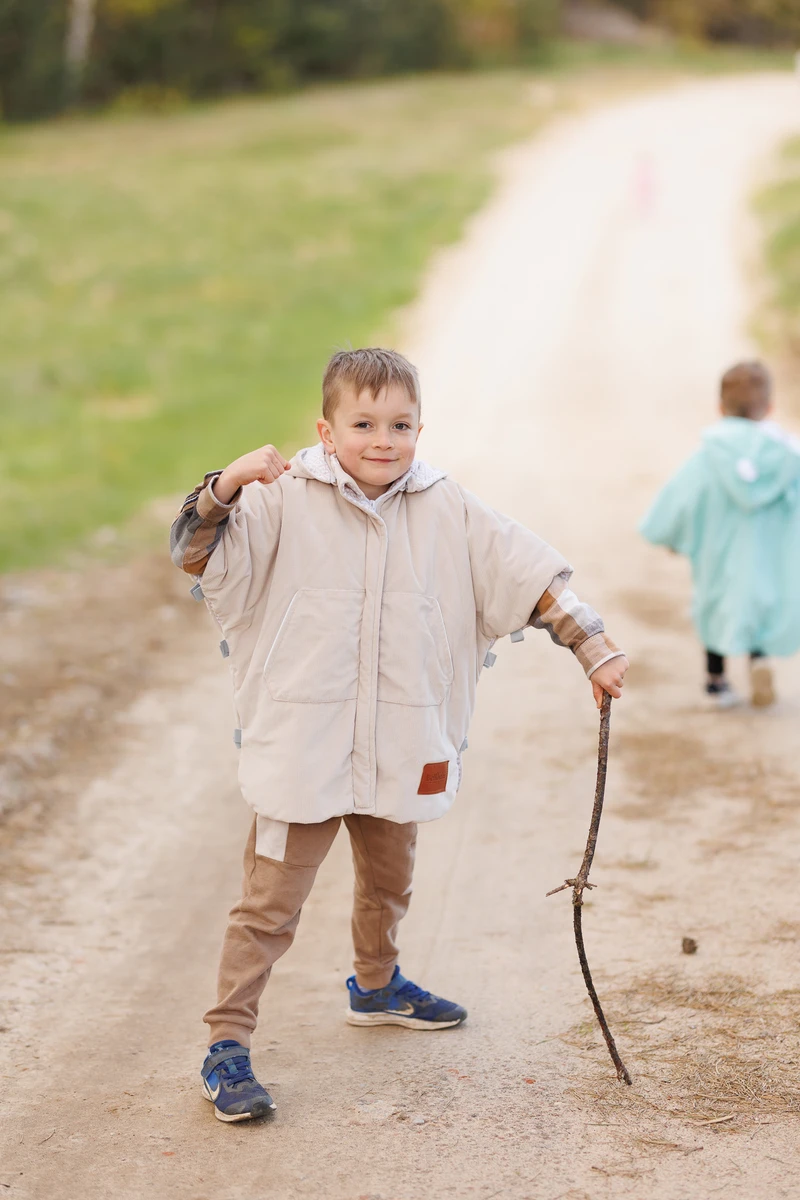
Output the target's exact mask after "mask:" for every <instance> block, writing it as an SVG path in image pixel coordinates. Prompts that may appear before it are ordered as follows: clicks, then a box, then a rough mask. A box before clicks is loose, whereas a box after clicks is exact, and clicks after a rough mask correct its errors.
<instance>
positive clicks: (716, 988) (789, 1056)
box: [563, 974, 800, 1131]
mask: <svg viewBox="0 0 800 1200" xmlns="http://www.w3.org/2000/svg"><path fill="white" fill-rule="evenodd" d="M606 999H607V1003H608V1013H609V1021H610V1024H611V1027H612V1029H613V1030H614V1031H615V1034H616V1035H618V1038H619V1042H620V1048H621V1050H622V1053H623V1056H624V1058H625V1059H626V1061H627V1063H628V1066H629V1068H630V1070H631V1074H632V1075H633V1079H634V1087H633V1089H632V1090H628V1089H621V1088H619V1087H618V1086H617V1085H616V1084H615V1081H614V1080H613V1077H612V1076H610V1075H609V1068H608V1062H607V1059H606V1057H605V1053H606V1052H605V1047H604V1046H603V1045H602V1043H601V1040H600V1037H599V1033H598V1030H597V1027H596V1026H595V1025H593V1024H592V1023H591V1022H588V1021H586V1022H582V1023H581V1024H580V1025H578V1026H576V1027H575V1028H574V1029H572V1030H570V1031H569V1033H568V1034H566V1035H565V1036H564V1038H563V1040H564V1041H566V1042H567V1044H569V1045H572V1046H575V1047H577V1048H579V1049H581V1050H583V1051H584V1052H585V1053H588V1054H591V1058H592V1066H591V1068H590V1070H589V1071H588V1073H587V1074H588V1078H587V1079H586V1081H585V1083H583V1084H582V1086H581V1088H580V1095H582V1096H583V1097H585V1098H587V1099H589V1100H590V1101H591V1102H592V1103H593V1104H594V1105H596V1104H598V1103H600V1104H601V1105H604V1106H610V1107H613V1108H615V1109H620V1110H623V1111H627V1112H628V1113H632V1112H636V1111H639V1112H640V1111H641V1108H642V1106H644V1107H645V1108H646V1109H648V1110H650V1112H651V1114H652V1115H656V1114H661V1115H663V1116H669V1117H673V1118H677V1119H682V1120H685V1121H688V1122H690V1123H693V1124H695V1125H697V1126H698V1128H699V1127H700V1126H707V1127H708V1129H709V1130H711V1129H718V1130H720V1131H722V1130H723V1129H724V1130H727V1129H730V1128H737V1127H741V1126H742V1123H743V1122H753V1121H757V1120H758V1119H759V1118H761V1117H775V1116H784V1117H789V1116H797V1115H800V1023H799V1022H798V1010H800V991H780V992H771V993H765V992H762V991H758V990H756V989H755V988H754V987H752V986H751V985H750V984H749V983H748V982H746V981H745V980H743V979H741V978H739V977H736V976H716V977H713V978H709V979H706V980H699V981H696V980H691V979H688V978H686V977H681V976H679V975H677V974H672V975H663V974H655V975H649V976H646V977H644V978H641V979H638V980H635V981H634V982H633V984H631V985H630V986H628V987H626V988H624V989H622V988H618V989H617V990H616V991H611V992H610V993H607V994H606ZM595 1111H596V1108H595Z"/></svg>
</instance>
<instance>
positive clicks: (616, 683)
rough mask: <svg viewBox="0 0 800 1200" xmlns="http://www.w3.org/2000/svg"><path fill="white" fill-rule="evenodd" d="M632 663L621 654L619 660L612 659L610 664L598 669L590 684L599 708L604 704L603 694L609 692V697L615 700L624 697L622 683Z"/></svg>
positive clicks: (609, 661) (604, 664)
mask: <svg viewBox="0 0 800 1200" xmlns="http://www.w3.org/2000/svg"><path fill="white" fill-rule="evenodd" d="M629 666H630V663H629V662H628V660H627V658H626V657H625V655H624V654H620V655H619V657H618V658H610V659H609V660H608V662H606V663H603V665H602V667H598V668H597V670H596V671H595V672H594V673H593V675H592V678H591V679H590V680H589V682H590V683H591V685H592V691H593V693H594V702H595V704H596V705H597V707H598V708H600V706H601V704H602V703H603V693H604V692H608V694H609V696H613V697H614V699H615V700H619V698H620V696H621V695H622V683H623V680H624V679H625V672H626V671H627V669H628V667H629Z"/></svg>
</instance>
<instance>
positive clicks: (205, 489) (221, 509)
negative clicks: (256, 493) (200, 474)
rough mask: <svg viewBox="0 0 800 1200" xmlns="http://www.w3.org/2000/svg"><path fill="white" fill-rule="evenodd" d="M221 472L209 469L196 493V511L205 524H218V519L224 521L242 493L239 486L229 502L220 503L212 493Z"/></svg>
mask: <svg viewBox="0 0 800 1200" xmlns="http://www.w3.org/2000/svg"><path fill="white" fill-rule="evenodd" d="M221 474H222V472H221V471H209V473H208V474H207V475H206V477H205V478H204V480H203V483H202V485H201V488H200V491H199V493H198V495H197V505H196V512H197V515H198V517H199V518H200V520H201V521H202V522H203V523H204V524H206V525H219V523H220V521H224V520H225V518H226V517H227V516H230V514H231V513H232V512H233V510H234V508H235V507H236V505H237V503H238V501H239V497H240V496H241V494H242V489H241V488H239V490H238V491H237V492H236V493H235V494H234V496H233V497H232V498H231V501H230V503H229V504H221V503H220V501H219V500H218V499H217V497H216V496H215V495H214V484H215V482H216V481H217V480H218V479H219V477H220V475H221Z"/></svg>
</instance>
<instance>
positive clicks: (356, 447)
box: [317, 384, 422, 500]
mask: <svg viewBox="0 0 800 1200" xmlns="http://www.w3.org/2000/svg"><path fill="white" fill-rule="evenodd" d="M421 429H422V426H421V425H420V423H419V406H418V405H417V403H416V402H415V401H414V400H412V399H411V397H410V396H409V395H408V393H407V392H406V391H405V389H404V388H402V387H400V386H399V385H398V384H390V385H389V387H388V388H384V389H383V391H381V392H379V393H378V394H377V395H376V396H373V395H372V394H371V393H370V392H368V391H364V392H361V393H360V394H359V393H358V392H356V391H355V389H354V388H343V390H342V394H341V396H340V398H339V404H338V405H337V407H336V409H335V411H334V413H333V416H332V417H331V419H330V420H329V421H326V420H324V418H321V419H320V420H319V421H317V431H318V433H319V436H320V438H321V440H322V443H323V445H324V447H325V449H326V450H327V452H328V453H329V454H335V455H336V457H337V458H338V460H339V462H340V463H341V464H342V467H343V468H344V470H345V471H347V474H348V475H351V476H352V477H353V479H355V481H356V483H357V484H358V486H359V487H360V488H361V490H362V492H363V493H364V495H365V496H367V497H368V498H369V499H370V500H377V498H378V496H382V495H383V493H384V492H385V491H386V490H387V488H389V487H390V486H391V485H392V484H393V483H394V481H395V479H399V478H400V476H401V475H404V474H405V472H406V471H407V470H408V468H409V467H410V466H411V464H412V462H413V461H414V454H415V452H416V448H417V438H418V437H419V433H420V430H421Z"/></svg>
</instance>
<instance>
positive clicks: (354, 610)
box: [172, 349, 628, 1121]
mask: <svg viewBox="0 0 800 1200" xmlns="http://www.w3.org/2000/svg"><path fill="white" fill-rule="evenodd" d="M421 428H422V426H421V425H420V392H419V382H418V379H417V373H416V371H415V369H414V367H412V365H411V364H410V363H409V362H408V361H407V360H406V359H405V358H403V357H402V356H401V355H399V354H397V353H395V352H393V351H390V350H375V349H373V350H353V351H345V352H343V353H340V354H336V355H334V357H333V358H332V359H331V361H330V363H329V364H328V367H327V370H326V372H325V377H324V380H323V406H322V418H321V419H320V420H319V421H318V422H317V429H318V432H319V436H320V444H319V445H318V446H315V447H313V448H312V449H308V450H301V451H300V453H299V454H298V455H297V456H296V457H295V458H294V460H293V461H292V462H291V463H287V462H286V461H285V460H284V459H283V458H282V456H281V455H280V454H279V453H278V451H277V450H276V449H275V447H274V446H264V447H262V448H261V449H259V450H254V451H253V452H252V453H250V454H245V455H244V456H243V457H242V458H239V459H237V460H236V461H235V462H233V463H231V464H230V466H228V467H226V469H225V470H224V471H222V472H213V473H211V474H209V475H206V477H205V480H204V482H203V483H202V484H201V485H200V486H199V487H198V488H196V489H195V491H194V492H192V494H191V495H190V496H189V497H188V498H187V500H186V502H185V503H184V505H183V509H182V510H181V514H180V516H179V517H178V519H177V520H176V522H175V524H174V525H173V530H172V551H173V559H174V561H175V563H176V564H177V565H178V566H180V567H182V568H183V570H185V571H187V572H189V573H190V574H193V575H202V576H203V584H202V591H203V593H204V595H205V599H206V603H207V604H208V606H209V608H210V609H211V611H212V613H213V614H214V616H215V617H216V618H217V620H218V622H219V624H220V627H221V629H222V632H223V636H224V641H223V643H222V649H223V653H224V654H226V655H228V656H229V657H230V663H231V667H232V673H233V687H234V698H235V703H236V709H237V714H238V724H239V726H240V729H239V730H237V742H238V744H239V745H240V746H241V758H240V767H239V780H240V783H241V786H242V791H243V794H244V796H245V799H246V800H248V801H249V803H250V804H251V805H252V806H253V808H254V809H255V811H256V817H255V821H254V823H253V827H252V830H251V832H250V838H249V841H248V844H247V848H246V850H245V878H244V890H243V895H242V899H241V901H240V902H239V904H238V905H236V907H235V908H234V909H233V911H232V912H231V918H230V924H229V926H228V930H227V933H226V935H225V941H224V944H223V949H222V959H221V963H220V971H219V988H218V1002H217V1004H216V1005H215V1007H214V1008H212V1009H211V1010H210V1011H209V1012H208V1013H207V1014H206V1016H205V1021H206V1023H207V1024H208V1025H209V1027H210V1031H211V1032H210V1039H209V1041H210V1049H209V1053H208V1057H207V1058H206V1060H205V1062H204V1064H203V1069H202V1077H203V1092H204V1095H205V1096H206V1097H207V1099H209V1100H211V1101H213V1103H214V1106H215V1109H216V1115H217V1117H218V1118H219V1119H220V1120H222V1121H241V1120H246V1119H248V1118H250V1117H255V1116H260V1115H262V1114H264V1113H267V1112H269V1111H271V1110H272V1109H274V1107H275V1105H274V1104H273V1102H272V1099H271V1097H270V1096H269V1094H268V1093H267V1092H266V1091H265V1090H264V1088H262V1087H261V1085H260V1084H259V1083H257V1082H256V1080H255V1078H254V1076H253V1073H252V1069H251V1066H250V1056H249V1049H248V1047H249V1045H250V1035H251V1033H252V1031H253V1029H254V1028H255V1025H256V1017H257V1012H258V1001H259V997H260V995H261V993H262V991H263V989H264V986H265V984H266V982H267V979H268V977H269V973H270V970H271V968H272V965H273V963H274V962H275V961H276V959H278V958H279V957H280V955H281V954H283V953H284V952H285V951H286V950H287V949H288V948H289V946H290V944H291V942H292V939H293V937H294V933H295V929H296V927H297V922H298V920H299V916H300V909H301V906H302V904H303V902H304V901H305V899H306V897H307V896H308V894H309V892H310V890H311V886H312V884H313V881H314V876H315V874H316V871H317V869H318V867H319V866H320V864H321V862H322V860H323V859H324V857H325V855H326V853H327V851H328V849H329V848H330V846H331V843H332V842H333V838H334V836H335V834H336V831H337V829H338V827H339V824H340V822H341V821H342V820H344V822H345V825H346V826H347V829H348V832H349V834H350V840H351V843H352V850H353V863H354V867H355V876H356V886H355V898H354V907H353V920H352V932H353V942H354V946H355V975H353V976H352V977H351V978H350V979H349V980H348V981H347V987H348V990H349V993H350V997H349V999H350V1006H349V1009H348V1012H347V1020H348V1021H349V1022H350V1023H351V1024H353V1025H363V1026H367V1025H380V1024H395V1025H403V1026H405V1027H406V1028H409V1029H426V1030H436V1029H447V1028H452V1027H453V1026H456V1025H459V1024H461V1022H462V1021H464V1020H465V1018H466V1015H467V1014H466V1012H465V1010H464V1009H463V1008H462V1007H461V1006H460V1005H458V1004H454V1003H453V1002H452V1001H449V1000H444V999H442V998H440V997H438V996H434V995H432V994H431V993H430V992H427V991H425V990H424V989H423V988H421V987H418V986H417V985H416V984H414V983H412V982H411V981H410V980H407V979H405V978H404V977H403V976H402V975H401V974H400V969H399V966H398V965H397V957H398V950H397V926H398V923H399V921H400V919H401V917H402V916H403V915H404V913H405V912H406V909H407V907H408V902H409V898H410V893H411V880H412V872H413V865H414V846H415V842H416V835H417V822H419V821H431V820H434V819H435V818H436V817H440V816H442V815H443V814H444V813H445V812H446V811H447V809H448V808H449V807H450V805H451V804H452V802H453V800H454V798H455V794H456V791H457V789H458V786H459V783H460V781H461V753H462V752H463V750H464V749H466V744H467V726H468V724H469V719H470V716H471V714H472V709H473V705H474V700H475V687H476V683H477V679H478V674H479V672H480V668H481V666H483V665H487V664H491V662H492V661H493V655H492V654H491V649H490V648H491V646H492V644H493V643H494V641H495V640H496V639H497V638H498V637H503V636H504V635H505V634H507V633H514V632H515V631H519V630H521V627H522V626H524V625H528V624H533V625H536V626H537V627H539V628H544V629H547V630H548V631H549V633H550V635H551V637H552V638H553V639H554V640H555V641H557V642H558V643H559V644H560V645H565V646H568V647H570V649H572V650H573V652H574V653H575V654H576V655H577V657H578V659H579V661H580V663H581V665H582V666H583V668H584V670H585V672H586V674H587V675H588V676H589V677H590V679H591V682H592V688H593V691H594V695H595V699H596V701H597V702H598V704H599V703H600V700H601V698H602V694H603V691H604V690H605V691H608V692H610V694H611V695H612V696H620V695H621V690H620V689H621V687H622V681H623V678H624V675H625V671H626V670H627V666H628V664H627V660H626V659H625V657H624V655H623V654H622V652H621V651H620V650H618V649H617V647H616V646H615V645H614V644H613V643H612V642H611V641H609V640H608V639H607V638H606V637H605V635H604V632H603V625H602V622H601V621H600V619H599V617H598V616H597V614H596V613H594V612H593V611H592V610H591V609H590V608H588V607H587V606H585V605H582V604H580V603H579V601H578V599H577V597H576V596H575V595H574V594H573V593H572V592H571V591H569V589H568V587H567V582H568V580H569V577H570V574H571V568H570V567H569V565H568V563H567V562H566V561H565V560H564V559H563V558H562V557H561V555H560V554H558V553H557V552H556V551H555V550H553V549H552V548H551V547H550V546H548V545H547V544H546V543H545V542H543V541H541V540H540V539H539V538H537V537H536V536H535V535H534V534H533V533H530V532H529V531H528V530H527V529H525V528H523V526H521V525H518V524H517V523H516V522H515V521H512V520H511V519H509V518H508V517H503V516H501V515H500V514H498V513H496V512H493V511H492V510H491V509H490V508H487V507H486V506H485V505H484V504H482V503H481V502H480V500H478V499H477V498H476V497H475V496H472V495H470V493H468V492H466V491H464V490H463V489H462V488H460V487H459V486H458V485H457V484H456V483H454V482H452V481H451V480H450V479H448V478H447V477H446V475H445V473H444V472H443V471H436V470H434V469H433V468H432V467H429V466H427V465H426V464H425V463H422V462H419V461H418V460H416V459H415V451H416V444H417V437H418V436H419V433H420V430H421Z"/></svg>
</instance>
